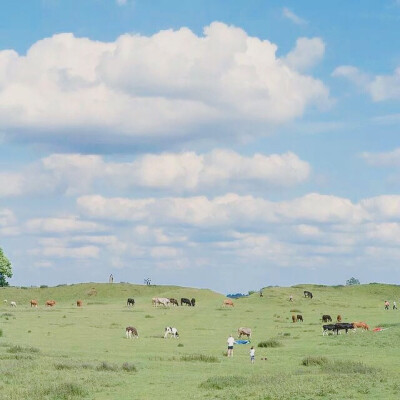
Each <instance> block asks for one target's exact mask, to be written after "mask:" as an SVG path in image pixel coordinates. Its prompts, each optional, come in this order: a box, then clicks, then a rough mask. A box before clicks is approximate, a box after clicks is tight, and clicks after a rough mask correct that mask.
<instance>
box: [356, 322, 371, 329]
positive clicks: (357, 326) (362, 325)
mask: <svg viewBox="0 0 400 400" xmlns="http://www.w3.org/2000/svg"><path fill="white" fill-rule="evenodd" d="M353 326H354V329H356V328H361V329H362V330H363V331H369V326H368V325H367V324H366V323H365V322H353Z"/></svg>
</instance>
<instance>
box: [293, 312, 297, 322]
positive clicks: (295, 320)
mask: <svg viewBox="0 0 400 400" xmlns="http://www.w3.org/2000/svg"><path fill="white" fill-rule="evenodd" d="M292 322H293V323H295V322H297V318H296V316H295V315H294V314H293V315H292Z"/></svg>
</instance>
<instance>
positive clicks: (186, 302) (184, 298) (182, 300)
mask: <svg viewBox="0 0 400 400" xmlns="http://www.w3.org/2000/svg"><path fill="white" fill-rule="evenodd" d="M184 304H186V305H187V306H190V307H191V306H192V303H191V302H190V300H189V299H187V298H186V297H182V298H181V306H183V305H184Z"/></svg>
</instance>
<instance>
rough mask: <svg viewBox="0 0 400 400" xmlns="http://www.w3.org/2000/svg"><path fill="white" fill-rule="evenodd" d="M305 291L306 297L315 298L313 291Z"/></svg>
mask: <svg viewBox="0 0 400 400" xmlns="http://www.w3.org/2000/svg"><path fill="white" fill-rule="evenodd" d="M303 293H304V297H309V298H310V299H312V298H313V295H312V293H311V292H309V291H308V290H305V291H304V292H303Z"/></svg>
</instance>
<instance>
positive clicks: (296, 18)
mask: <svg viewBox="0 0 400 400" xmlns="http://www.w3.org/2000/svg"><path fill="white" fill-rule="evenodd" d="M282 15H283V16H284V17H285V18H287V19H289V20H290V21H292V22H293V23H294V24H296V25H305V24H307V21H306V20H305V19H303V18H301V17H299V16H298V15H296V14H295V13H294V12H293V11H292V10H290V9H289V8H287V7H283V10H282Z"/></svg>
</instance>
